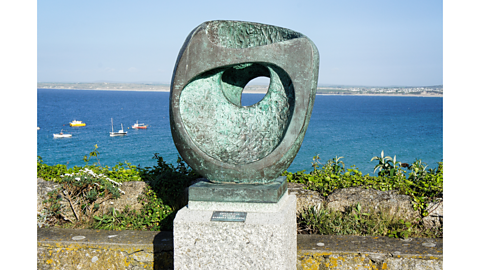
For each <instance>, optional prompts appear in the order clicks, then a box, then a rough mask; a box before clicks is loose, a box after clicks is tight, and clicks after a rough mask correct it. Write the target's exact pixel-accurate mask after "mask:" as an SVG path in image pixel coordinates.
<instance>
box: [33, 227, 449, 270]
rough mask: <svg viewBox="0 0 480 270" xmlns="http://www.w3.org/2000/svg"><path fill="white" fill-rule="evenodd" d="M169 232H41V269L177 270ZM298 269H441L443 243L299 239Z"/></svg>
mask: <svg viewBox="0 0 480 270" xmlns="http://www.w3.org/2000/svg"><path fill="white" fill-rule="evenodd" d="M173 263H174V261H173V235H172V233H171V232H153V231H103V230H75V229H54V228H39V229H37V269H93V270H95V269H173ZM297 269H399V270H400V269H402V270H405V269H406V270H409V269H443V239H422V238H417V239H413V238H410V239H409V240H407V241H405V240H403V241H402V240H400V239H392V238H388V237H362V236H327V235H298V237H297Z"/></svg>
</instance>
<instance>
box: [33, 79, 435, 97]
mask: <svg viewBox="0 0 480 270" xmlns="http://www.w3.org/2000/svg"><path fill="white" fill-rule="evenodd" d="M37 88H46V89H72V90H116V91H163V92H165V91H167V92H168V91H170V86H169V85H168V84H153V83H152V84H148V83H110V82H96V83H54V82H51V83H49V82H47V83H45V82H41V83H37ZM267 90H268V85H247V87H245V92H252V93H255V92H257V93H262V92H266V91H267ZM317 94H320V95H322V94H323V95H420V96H443V85H435V86H417V87H411V86H408V87H402V86H395V87H378V86H376V87H372V86H335V85H328V86H318V87H317Z"/></svg>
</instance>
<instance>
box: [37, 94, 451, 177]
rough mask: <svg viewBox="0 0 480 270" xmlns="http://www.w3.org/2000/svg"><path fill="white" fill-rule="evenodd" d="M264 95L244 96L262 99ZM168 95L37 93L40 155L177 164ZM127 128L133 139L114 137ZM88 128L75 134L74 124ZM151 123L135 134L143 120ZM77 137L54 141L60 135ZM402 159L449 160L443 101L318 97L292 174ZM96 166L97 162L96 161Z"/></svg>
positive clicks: (369, 167) (432, 163)
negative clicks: (336, 162) (316, 166)
mask: <svg viewBox="0 0 480 270" xmlns="http://www.w3.org/2000/svg"><path fill="white" fill-rule="evenodd" d="M258 96H259V94H245V97H244V98H245V99H252V100H257V99H258ZM168 98H169V93H165V92H135V91H131V92H127V91H91V90H49V89H38V90H37V106H38V107H37V125H38V126H39V127H40V130H38V131H37V155H39V156H41V157H42V159H43V161H44V162H45V163H47V164H49V165H54V164H68V167H72V166H73V165H79V166H83V165H85V162H84V161H83V156H84V155H88V153H89V152H91V151H92V150H93V149H94V145H95V144H97V145H98V151H99V152H100V155H99V159H100V163H101V165H108V166H114V165H115V164H117V163H118V162H124V161H128V162H130V163H132V164H133V165H141V166H143V167H145V166H153V165H155V164H156V163H155V160H153V159H152V157H153V154H154V153H159V154H160V155H161V156H163V157H164V159H165V160H166V161H167V162H169V163H174V162H175V161H176V159H177V156H178V152H177V149H176V148H175V145H174V143H173V140H172V136H171V133H170V123H169V116H168ZM110 118H113V124H114V130H115V131H117V130H118V129H120V123H123V127H124V130H127V131H128V135H127V136H124V137H110V136H109V132H110V131H111V120H110ZM74 119H76V120H81V121H83V122H85V123H86V124H87V125H86V126H85V127H70V126H69V124H68V123H69V122H71V121H72V120H74ZM137 120H138V121H139V123H145V124H148V125H149V127H148V129H146V130H134V129H131V128H128V127H131V126H132V125H133V124H134V123H135V122H136V121H137ZM61 129H63V132H64V133H71V134H72V135H73V136H72V137H71V138H57V139H54V138H53V133H59V132H60V130H61ZM382 150H384V151H385V154H386V155H390V156H392V157H393V156H394V155H396V156H397V160H399V161H401V162H406V163H412V162H413V161H415V159H416V158H419V159H422V161H423V162H426V163H427V164H428V165H429V167H431V168H433V167H436V166H437V162H439V161H442V159H443V98H439V97H438V98H437V97H435V98H422V97H389V96H385V97H365V96H321V95H317V98H316V100H315V106H314V108H313V112H312V118H311V120H310V124H309V127H308V130H307V133H306V135H305V139H304V141H303V144H302V147H301V148H300V151H299V153H298V154H297V157H296V158H295V160H294V161H293V163H292V165H291V166H290V168H289V169H288V171H292V172H295V171H299V170H307V172H308V171H310V170H311V162H312V157H313V156H315V155H317V154H319V155H320V158H321V159H320V162H321V163H324V162H326V161H327V160H328V159H331V158H333V157H335V156H343V157H344V158H343V159H342V161H343V162H344V163H345V165H347V167H350V166H351V165H354V164H355V165H356V166H357V167H358V168H360V170H361V171H362V172H364V173H372V172H373V167H374V166H375V162H370V159H371V158H372V157H373V156H378V155H380V152H381V151H382ZM91 163H93V161H91Z"/></svg>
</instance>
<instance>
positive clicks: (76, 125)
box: [70, 120, 85, 127]
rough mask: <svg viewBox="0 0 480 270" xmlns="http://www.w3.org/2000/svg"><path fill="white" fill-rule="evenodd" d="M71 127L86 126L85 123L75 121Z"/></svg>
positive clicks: (71, 123)
mask: <svg viewBox="0 0 480 270" xmlns="http://www.w3.org/2000/svg"><path fill="white" fill-rule="evenodd" d="M70 126H71V127H83V126H85V123H82V121H77V120H73V121H72V122H70Z"/></svg>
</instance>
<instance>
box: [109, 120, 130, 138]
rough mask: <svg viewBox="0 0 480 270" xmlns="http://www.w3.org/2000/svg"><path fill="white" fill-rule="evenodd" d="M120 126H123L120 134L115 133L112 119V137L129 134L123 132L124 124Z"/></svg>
mask: <svg viewBox="0 0 480 270" xmlns="http://www.w3.org/2000/svg"><path fill="white" fill-rule="evenodd" d="M120 125H122V129H120V130H119V131H118V132H114V131H113V118H112V132H110V137H114V136H124V135H127V132H126V131H124V130H123V124H120Z"/></svg>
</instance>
